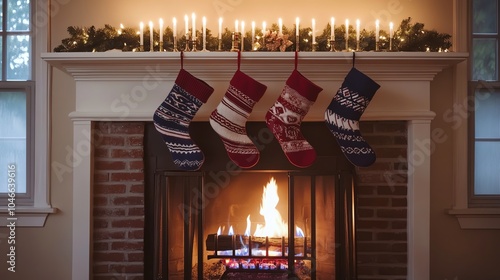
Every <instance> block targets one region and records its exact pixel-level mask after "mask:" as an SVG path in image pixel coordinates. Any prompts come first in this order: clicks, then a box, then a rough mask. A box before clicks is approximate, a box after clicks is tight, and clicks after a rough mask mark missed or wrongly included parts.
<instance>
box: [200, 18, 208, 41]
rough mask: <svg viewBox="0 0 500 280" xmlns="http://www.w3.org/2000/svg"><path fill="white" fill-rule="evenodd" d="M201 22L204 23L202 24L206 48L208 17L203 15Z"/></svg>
mask: <svg viewBox="0 0 500 280" xmlns="http://www.w3.org/2000/svg"><path fill="white" fill-rule="evenodd" d="M201 22H202V24H203V26H202V29H203V30H202V32H203V48H205V46H206V43H207V18H206V17H203V18H201Z"/></svg>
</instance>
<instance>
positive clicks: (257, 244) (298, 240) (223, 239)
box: [206, 234, 311, 251]
mask: <svg viewBox="0 0 500 280" xmlns="http://www.w3.org/2000/svg"><path fill="white" fill-rule="evenodd" d="M250 238H251V246H250V247H252V248H259V249H265V248H266V246H268V247H278V248H281V247H282V246H283V247H285V248H286V247H288V237H283V238H281V237H267V242H266V237H255V236H252V237H249V236H244V235H240V234H237V235H217V234H209V235H208V237H207V240H206V247H207V251H215V247H216V243H217V251H229V250H239V249H243V248H248V247H249V244H250ZM294 240H295V242H294V246H295V247H296V248H303V247H304V245H305V242H307V249H309V248H311V238H309V237H295V238H294Z"/></svg>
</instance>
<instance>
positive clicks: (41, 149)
mask: <svg viewBox="0 0 500 280" xmlns="http://www.w3.org/2000/svg"><path fill="white" fill-rule="evenodd" d="M31 4H32V7H31V14H32V21H31V22H30V24H31V27H32V28H31V29H32V34H33V37H32V44H33V45H32V50H31V58H30V59H31V61H32V62H31V71H32V77H31V79H32V82H33V89H34V95H33V99H32V101H33V102H32V103H34V111H33V118H32V120H33V122H32V129H33V131H34V133H33V135H34V137H32V138H33V152H32V155H33V159H31V161H32V164H33V166H34V169H33V171H32V172H33V177H32V178H31V180H32V185H33V189H32V191H33V196H32V197H33V203H32V205H16V208H15V216H16V218H17V220H16V227H43V226H45V222H46V220H47V217H48V215H49V214H52V213H56V212H57V211H58V209H57V208H54V207H52V205H51V204H50V94H49V92H50V90H49V88H50V84H49V81H50V79H49V78H50V75H51V72H50V71H51V70H50V67H49V65H48V64H47V63H46V62H45V61H43V60H42V58H41V55H42V53H45V52H47V51H48V50H49V49H50V48H49V40H48V39H49V31H50V18H51V10H53V9H55V8H57V7H56V6H57V5H62V4H61V3H59V2H58V1H50V0H37V1H32V2H31ZM51 6H52V7H51ZM35 81H36V82H35ZM8 214H9V211H8V209H7V207H5V206H0V226H5V225H7V221H8V220H7V217H9V216H8Z"/></svg>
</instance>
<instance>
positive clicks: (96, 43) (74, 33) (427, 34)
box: [54, 18, 451, 52]
mask: <svg viewBox="0 0 500 280" xmlns="http://www.w3.org/2000/svg"><path fill="white" fill-rule="evenodd" d="M330 28H331V26H330V24H327V26H326V27H325V28H324V29H323V32H322V34H321V35H319V36H316V43H317V48H316V50H317V51H329V50H330V41H329V40H330V30H331V29H330ZM276 30H278V25H277V24H273V25H272V26H271V27H270V29H269V30H268V31H267V33H266V34H265V36H264V38H262V37H257V36H256V42H255V43H254V44H253V46H252V45H251V42H250V41H251V34H250V31H248V32H247V33H246V34H245V38H244V40H245V42H244V46H245V51H250V50H252V49H253V50H256V51H294V50H296V42H295V41H296V39H295V27H293V28H287V27H286V26H283V35H282V36H279V35H277V32H276ZM261 31H262V30H261V29H258V28H257V29H256V30H255V33H256V34H262V33H261ZM334 32H335V43H334V46H335V50H337V51H341V50H345V45H346V44H345V25H341V26H339V27H337V28H335V30H334ZM68 33H69V34H70V37H68V38H65V39H63V40H62V43H61V45H59V46H57V47H56V48H54V52H104V51H109V50H115V49H116V50H122V51H138V49H139V36H138V34H137V30H135V29H133V28H119V29H116V28H115V27H113V26H111V25H108V24H106V25H105V26H104V28H96V27H95V26H90V27H76V26H70V27H68ZM149 34H150V32H149V30H148V27H147V26H146V27H145V30H144V51H150V35H149ZM196 34H197V36H198V37H197V41H198V44H197V49H199V50H201V49H202V46H201V44H202V34H201V32H199V31H197V32H196ZM310 34H311V28H310V27H306V28H300V29H299V35H300V36H299V38H300V42H299V44H300V46H299V47H300V51H312V44H311V35H310ZM153 38H154V41H153V48H154V51H159V49H160V46H159V41H158V40H159V34H158V31H157V30H153ZM163 38H164V42H163V49H164V51H173V48H174V42H173V31H172V29H171V28H170V27H166V28H165V29H164V30H163ZM221 41H222V42H221V50H222V51H230V50H231V48H232V31H230V30H229V29H227V28H225V29H224V31H223V34H222V40H221ZM359 41H360V43H359V51H374V50H375V49H376V48H375V32H374V31H367V30H365V29H363V30H361V31H360V40H359ZM206 42H207V46H206V49H207V50H209V51H216V50H218V46H219V40H218V38H217V35H214V34H212V32H211V30H209V29H207V35H206ZM185 45H186V38H185V36H177V48H178V50H183V49H184V48H185ZM389 45H390V43H389V33H388V32H387V31H385V30H380V33H379V50H380V51H389ZM348 46H349V50H355V49H356V30H355V29H354V28H353V26H351V25H349V45H348ZM450 47H451V35H449V34H447V33H439V32H437V31H435V30H427V29H424V24H423V23H419V22H417V23H414V24H413V23H412V22H411V18H407V19H404V20H402V21H401V24H400V25H399V27H398V28H397V29H395V31H394V34H393V38H392V49H391V50H392V51H417V52H425V51H431V52H437V51H448V50H449V48H450Z"/></svg>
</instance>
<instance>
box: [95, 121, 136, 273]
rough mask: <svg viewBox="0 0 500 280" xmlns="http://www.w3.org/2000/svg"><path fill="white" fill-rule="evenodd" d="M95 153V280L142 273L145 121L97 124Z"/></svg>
mask: <svg viewBox="0 0 500 280" xmlns="http://www.w3.org/2000/svg"><path fill="white" fill-rule="evenodd" d="M94 135H95V145H94V147H95V149H94V207H93V216H94V232H93V238H94V240H93V244H94V248H93V250H94V251H93V276H94V278H93V279H94V280H131V279H134V280H140V279H143V269H144V262H143V259H144V252H143V245H144V172H143V171H144V160H143V154H144V151H143V150H144V149H143V147H144V123H140V122H129V123H121V122H98V123H96V124H95V131H94Z"/></svg>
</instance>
